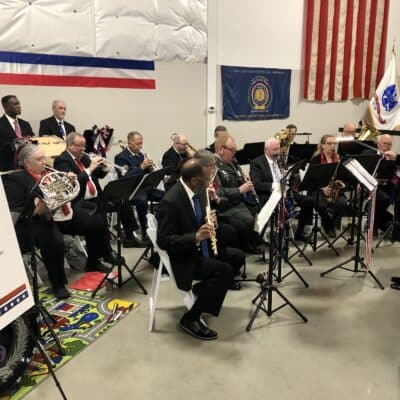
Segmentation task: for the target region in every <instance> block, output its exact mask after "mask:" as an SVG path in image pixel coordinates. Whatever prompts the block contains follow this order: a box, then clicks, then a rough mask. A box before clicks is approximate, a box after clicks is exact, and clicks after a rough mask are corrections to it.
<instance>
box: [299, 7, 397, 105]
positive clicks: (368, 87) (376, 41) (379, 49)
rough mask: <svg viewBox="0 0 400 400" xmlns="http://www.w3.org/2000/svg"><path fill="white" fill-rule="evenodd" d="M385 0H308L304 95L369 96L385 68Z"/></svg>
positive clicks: (336, 98) (325, 97)
mask: <svg viewBox="0 0 400 400" xmlns="http://www.w3.org/2000/svg"><path fill="white" fill-rule="evenodd" d="M389 1H390V0H307V14H306V24H307V26H306V41H305V57H304V98H306V99H307V100H318V101H327V100H334V101H340V100H347V99H352V98H357V97H358V98H364V99H369V98H370V97H371V95H372V94H373V93H374V90H375V87H376V86H377V85H378V83H379V81H380V79H381V77H382V75H383V73H384V70H385V53H386V36H387V25H388V14H389Z"/></svg>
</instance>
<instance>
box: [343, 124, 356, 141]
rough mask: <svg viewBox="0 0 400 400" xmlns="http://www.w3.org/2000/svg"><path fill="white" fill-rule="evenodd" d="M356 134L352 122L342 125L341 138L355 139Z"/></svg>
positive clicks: (354, 125)
mask: <svg viewBox="0 0 400 400" xmlns="http://www.w3.org/2000/svg"><path fill="white" fill-rule="evenodd" d="M356 134H357V127H356V124H355V123H354V122H346V123H345V124H344V125H343V132H342V136H343V137H353V138H355V137H356Z"/></svg>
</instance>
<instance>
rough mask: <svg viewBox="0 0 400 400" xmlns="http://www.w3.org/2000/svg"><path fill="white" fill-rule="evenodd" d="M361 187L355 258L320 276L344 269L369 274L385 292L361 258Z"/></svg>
mask: <svg viewBox="0 0 400 400" xmlns="http://www.w3.org/2000/svg"><path fill="white" fill-rule="evenodd" d="M351 160H352V159H351V158H348V159H347V160H345V161H344V165H345V164H346V163H347V162H350V161H351ZM378 162H379V161H378ZM360 183H361V182H360ZM360 187H361V189H360V191H357V193H358V207H357V211H358V214H357V232H356V235H357V240H356V249H355V254H354V256H352V257H350V258H348V259H347V260H345V261H343V262H341V263H340V264H337V265H335V266H334V267H332V268H329V269H328V270H326V271H324V272H322V273H321V274H320V276H321V277H323V276H325V275H327V274H329V273H330V272H333V271H335V270H336V269H343V270H346V271H349V272H353V273H358V272H362V273H368V274H369V275H370V276H371V277H372V279H373V280H374V281H375V282H376V284H377V285H378V286H379V287H380V288H381V289H382V290H383V289H384V287H383V285H382V284H381V282H380V281H379V280H378V278H377V277H376V276H375V274H374V273H373V272H371V270H370V269H369V268H368V266H367V265H366V264H365V262H364V257H361V256H360V244H361V225H362V214H363V199H364V191H365V188H364V186H363V185H362V184H361V185H360ZM353 261H354V268H353V269H350V268H346V267H345V265H346V264H349V263H351V262H353ZM359 265H361V266H362V267H363V268H364V269H365V270H360V269H359V268H358V266H359Z"/></svg>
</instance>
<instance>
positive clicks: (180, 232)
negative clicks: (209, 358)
mask: <svg viewBox="0 0 400 400" xmlns="http://www.w3.org/2000/svg"><path fill="white" fill-rule="evenodd" d="M209 183H210V174H209V173H207V172H206V170H205V169H203V168H202V167H201V165H200V164H199V162H198V161H197V160H195V159H189V160H187V161H186V162H185V163H184V164H183V165H182V176H181V178H180V179H179V180H178V182H177V183H176V184H175V185H174V186H173V187H172V188H171V189H170V190H168V191H167V192H166V194H165V196H164V198H163V199H162V200H161V202H160V206H159V211H158V214H157V219H158V231H157V238H158V239H157V241H158V244H159V246H160V247H161V248H162V249H165V250H166V251H167V253H168V255H169V257H170V260H171V267H172V269H173V271H174V275H175V280H176V284H177V286H178V288H179V289H181V290H190V289H191V288H192V283H193V281H194V280H198V281H200V282H199V283H197V284H195V285H194V287H193V292H194V293H195V295H196V296H197V299H196V301H195V303H194V305H193V306H192V308H191V309H190V310H189V311H188V312H186V313H185V314H184V315H183V317H182V318H181V320H180V322H179V327H180V328H181V329H182V330H184V331H185V332H187V333H188V334H190V335H192V336H194V337H196V338H197V339H202V340H213V339H217V337H218V334H217V332H215V331H213V330H211V329H210V328H209V327H208V326H207V325H206V324H205V323H204V321H203V320H202V318H201V317H202V314H203V313H208V314H212V315H214V316H218V315H219V313H220V310H221V307H222V304H223V301H224V298H225V295H226V292H227V290H228V289H229V288H230V287H232V283H233V276H234V273H236V272H237V271H238V270H239V268H240V267H241V266H242V265H243V263H244V259H245V257H244V253H243V252H241V251H240V250H238V249H226V248H225V249H224V248H221V247H220V246H218V243H217V244H216V245H217V248H218V256H215V255H214V251H213V248H212V246H210V241H209V240H208V239H210V238H211V237H213V236H214V235H215V230H214V224H212V223H209V222H205V216H206V210H205V206H206V192H205V190H206V188H207V187H208V186H209ZM211 219H213V220H215V214H213V215H212V216H211ZM213 222H215V221H213Z"/></svg>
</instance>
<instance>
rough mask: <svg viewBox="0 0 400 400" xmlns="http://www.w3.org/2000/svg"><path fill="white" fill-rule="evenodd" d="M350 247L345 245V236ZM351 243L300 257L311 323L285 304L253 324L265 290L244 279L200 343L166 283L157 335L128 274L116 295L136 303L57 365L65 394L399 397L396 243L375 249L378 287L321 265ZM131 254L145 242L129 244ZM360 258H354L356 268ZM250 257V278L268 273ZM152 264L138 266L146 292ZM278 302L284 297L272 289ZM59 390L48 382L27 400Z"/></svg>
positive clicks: (287, 284) (289, 286)
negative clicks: (256, 301)
mask: <svg viewBox="0 0 400 400" xmlns="http://www.w3.org/2000/svg"><path fill="white" fill-rule="evenodd" d="M341 244H342V245H344V243H343V242H342V243H341ZM353 253H354V248H352V247H347V248H345V249H342V250H341V255H340V257H336V256H334V255H333V253H332V251H331V250H328V249H325V248H323V249H321V250H319V251H318V253H312V252H311V251H308V253H307V254H309V255H310V257H311V259H312V261H313V266H312V267H309V266H306V265H305V264H304V262H303V261H302V260H300V259H296V260H295V265H296V267H298V269H299V271H300V272H301V273H302V274H303V276H304V278H305V279H307V280H308V282H309V283H310V288H308V289H306V288H304V287H303V286H302V285H301V283H300V282H299V280H298V279H297V278H296V277H295V276H294V275H293V274H292V275H291V276H290V277H288V278H287V279H286V280H285V281H284V282H283V283H282V284H281V285H280V288H281V290H282V292H283V293H284V294H285V295H286V296H288V297H289V299H290V300H291V301H293V303H294V304H295V305H296V306H297V307H298V308H299V310H301V312H303V313H304V314H305V315H306V316H307V318H308V319H309V322H308V323H306V324H305V323H303V322H302V321H301V320H300V319H299V318H298V316H297V315H296V314H295V313H293V311H291V310H290V309H289V308H288V307H285V308H284V309H282V310H280V311H278V312H277V313H275V314H274V315H273V316H272V318H268V317H267V316H266V315H265V314H264V313H260V314H259V316H258V317H257V319H256V321H255V323H254V327H253V329H252V330H251V332H250V333H247V332H246V331H245V327H246V325H247V323H248V321H249V318H250V315H251V313H252V312H253V310H254V306H253V305H252V304H251V300H252V298H253V297H254V296H255V295H256V294H257V293H258V290H259V287H258V285H256V284H254V283H246V284H245V285H244V288H243V289H242V290H241V291H240V292H229V293H228V296H227V298H226V301H225V305H224V308H223V311H222V313H221V315H220V317H219V318H211V317H210V318H209V319H208V322H209V324H210V326H211V327H212V328H214V329H216V330H217V331H218V333H219V336H220V337H219V339H218V340H216V341H213V342H201V341H198V340H196V339H193V338H191V337H190V336H188V335H186V334H184V333H182V332H181V331H179V330H178V329H177V321H178V320H179V318H180V316H181V314H182V313H183V311H184V309H183V306H182V303H181V298H180V296H179V294H178V292H177V291H176V289H175V288H174V287H173V285H172V284H171V283H170V282H163V283H162V284H161V288H160V295H159V308H158V311H157V314H156V329H155V331H154V332H152V333H149V332H148V330H147V324H148V296H144V295H141V294H138V293H137V288H136V287H135V286H134V285H133V284H131V283H129V284H127V286H125V287H124V288H123V289H122V290H115V291H114V293H113V294H114V296H115V297H122V298H126V299H134V300H136V301H138V302H139V303H140V306H139V308H138V309H137V310H136V311H135V312H132V313H131V314H130V315H128V316H127V317H126V318H125V319H124V320H123V321H121V322H120V323H118V324H117V325H116V326H115V327H113V328H112V329H111V330H110V331H109V332H108V333H107V334H106V335H105V336H103V337H102V338H100V339H99V340H97V341H96V342H95V343H94V344H93V345H91V346H90V347H89V348H87V349H86V350H84V351H83V352H82V353H80V354H79V355H78V356H77V357H75V358H74V359H73V360H72V361H71V362H69V363H68V364H67V365H65V366H64V367H62V369H61V370H60V371H58V373H57V376H58V378H59V380H60V381H61V383H62V386H63V388H64V390H65V392H66V394H67V396H68V398H69V399H116V400H122V399H133V398H135V399H174V400H175V399H193V400H197V399H203V398H207V399H233V400H235V399H244V398H248V399H272V398H273V399H279V400H280V399H308V400H313V399H318V400H320V399H325V400H329V399H338V398H339V399H340V398H341V399H352V400H358V399H371V400H372V399H385V400H395V399H396V400H398V399H400V345H399V332H400V315H399V314H400V313H399V304H400V292H399V291H395V290H392V289H390V282H389V281H390V277H391V276H392V275H400V265H399V262H398V256H399V255H400V244H395V245H392V246H387V247H384V248H381V249H378V250H376V252H375V259H374V266H373V271H374V272H375V273H376V275H377V277H378V278H379V279H380V280H381V281H382V283H383V284H384V285H385V290H380V289H378V288H377V287H376V286H375V285H374V282H373V281H372V280H371V279H370V278H369V277H365V276H364V275H362V274H361V275H359V276H355V275H354V274H352V273H351V272H347V271H337V272H335V273H332V274H330V275H328V277H325V278H321V277H320V275H319V274H320V272H322V271H324V270H325V269H327V268H328V267H330V266H332V265H335V264H336V263H338V262H339V261H340V260H345V259H346V258H347V257H350V256H352V255H353ZM125 254H126V255H127V258H128V259H129V260H130V261H131V262H133V260H134V259H135V258H136V254H137V251H136V250H129V251H128V252H126V253H125ZM353 265H354V264H351V265H350V267H351V266H353ZM264 269H265V265H263V264H261V263H259V262H257V258H256V256H249V257H248V271H249V277H252V276H254V275H255V274H257V273H259V272H261V271H264ZM151 275H152V271H151V269H150V268H149V267H148V266H146V265H145V263H144V264H143V268H142V271H141V272H140V273H139V274H138V276H140V278H141V280H142V281H143V282H144V284H145V286H146V287H147V288H148V289H150V284H151ZM273 304H274V305H279V304H280V301H279V299H278V298H277V297H276V296H273ZM58 398H60V396H59V394H58V391H57V388H56V386H55V384H54V382H53V381H52V379H47V380H46V381H45V382H43V383H42V384H40V385H39V386H38V387H37V388H36V389H34V390H33V391H32V392H31V393H30V394H28V395H27V396H26V399H27V400H35V399H40V400H46V399H52V400H54V399H58Z"/></svg>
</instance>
